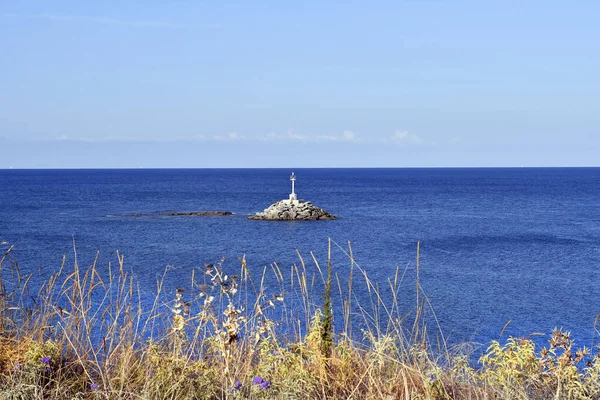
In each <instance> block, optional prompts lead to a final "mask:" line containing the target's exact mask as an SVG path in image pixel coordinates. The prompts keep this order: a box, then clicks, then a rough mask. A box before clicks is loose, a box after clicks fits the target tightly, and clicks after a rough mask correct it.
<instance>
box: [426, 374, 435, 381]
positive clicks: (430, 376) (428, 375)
mask: <svg viewBox="0 0 600 400" xmlns="http://www.w3.org/2000/svg"><path fill="white" fill-rule="evenodd" d="M427 377H428V378H429V380H431V382H435V381H436V380H437V378H436V377H435V375H434V374H427Z"/></svg>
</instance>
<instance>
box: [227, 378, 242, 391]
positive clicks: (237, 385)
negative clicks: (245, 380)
mask: <svg viewBox="0 0 600 400" xmlns="http://www.w3.org/2000/svg"><path fill="white" fill-rule="evenodd" d="M241 388H242V382H240V381H235V385H233V387H230V388H229V390H230V391H231V392H237V391H238V390H240V389H241Z"/></svg>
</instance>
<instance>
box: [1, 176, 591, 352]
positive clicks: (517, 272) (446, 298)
mask: <svg viewBox="0 0 600 400" xmlns="http://www.w3.org/2000/svg"><path fill="white" fill-rule="evenodd" d="M291 172H292V170H291V169H123V170H118V169H106V170H100V169H89V170H50V169H45V170H0V242H3V241H4V242H7V243H9V244H11V245H14V248H13V250H12V251H11V253H10V256H9V258H10V259H11V260H13V261H17V262H18V265H19V268H20V270H21V272H22V273H23V274H26V273H31V274H32V284H34V283H37V284H39V283H40V282H42V281H43V280H44V279H47V277H48V276H50V274H51V273H53V272H55V271H57V270H58V269H59V268H60V266H61V263H62V260H63V256H65V257H66V263H67V264H68V265H69V264H70V265H72V263H73V262H74V260H75V257H77V262H78V264H79V265H80V266H84V267H85V266H89V265H91V264H92V263H94V260H95V259H96V257H97V265H98V268H99V269H100V270H102V271H106V270H107V269H108V266H109V264H110V265H112V266H113V267H114V266H115V265H117V264H118V259H117V255H116V254H117V253H116V252H117V251H118V252H119V254H120V255H123V256H124V260H125V268H126V269H127V271H130V272H131V273H132V274H133V275H134V276H135V277H136V279H138V280H139V282H140V283H141V285H140V286H141V288H142V290H143V291H144V293H145V294H144V296H146V295H147V296H148V298H151V297H152V294H153V293H154V292H156V290H157V289H156V284H157V280H158V279H160V277H162V276H163V274H164V273H165V270H167V269H168V273H167V275H166V278H165V279H166V283H165V287H164V290H165V291H166V292H167V294H168V295H170V293H174V291H175V290H176V288H177V287H180V286H185V285H186V284H187V282H189V279H190V278H189V277H190V274H191V272H192V271H193V270H195V271H196V273H197V274H203V268H204V266H205V264H209V263H220V262H222V263H223V264H222V265H223V268H224V270H225V271H231V272H230V273H231V274H233V273H237V272H239V270H240V258H242V257H245V259H246V262H247V265H248V269H249V270H250V272H251V274H255V276H256V279H257V280H260V277H261V275H262V273H263V271H267V274H266V275H267V278H266V281H265V283H264V284H265V285H266V286H267V290H270V289H272V291H273V292H276V290H278V287H277V285H276V283H275V281H274V279H273V278H269V276H271V275H272V274H271V271H272V266H273V265H275V264H276V265H277V266H278V268H279V269H280V270H281V271H282V273H283V275H284V279H286V280H287V279H288V277H289V275H290V273H291V271H293V268H294V265H296V266H299V265H301V262H302V261H303V262H304V263H305V268H306V269H307V271H309V273H314V274H317V277H318V276H319V275H318V274H319V272H318V271H319V268H318V267H317V265H316V263H319V267H320V269H321V270H324V269H326V265H327V257H328V246H329V244H331V260H332V271H333V273H334V275H335V277H336V280H335V284H334V292H339V291H341V292H342V296H343V291H344V290H345V289H344V288H346V285H347V280H348V276H349V271H350V269H351V268H353V270H354V271H355V272H354V274H355V275H354V284H353V287H354V288H353V297H354V299H355V302H356V303H361V302H362V303H364V304H365V307H366V306H367V305H368V304H369V303H370V300H369V299H370V298H371V297H369V296H373V293H372V292H369V290H368V289H367V285H366V284H365V279H364V276H363V275H362V273H359V272H357V271H359V269H358V268H360V270H362V271H365V273H366V274H367V275H368V277H369V279H370V280H371V281H372V282H373V285H377V286H379V288H380V290H381V293H382V296H384V297H385V296H388V298H384V299H383V300H384V301H387V300H390V298H391V289H389V285H390V282H393V281H394V280H396V284H397V285H399V286H400V289H399V291H398V295H397V302H398V303H399V304H400V307H405V308H406V310H400V313H403V312H406V314H407V315H409V313H410V311H411V310H412V309H414V307H415V303H414V299H415V295H414V292H415V289H416V286H415V283H416V278H417V271H416V257H417V243H418V242H419V243H420V255H419V256H420V263H419V284H420V288H421V291H422V296H423V297H421V299H422V302H423V304H424V307H427V308H428V309H430V310H431V312H430V313H429V315H430V316H432V317H431V320H432V321H434V324H435V325H434V327H432V328H430V329H431V330H434V329H435V330H439V331H440V332H443V334H444V337H445V338H446V340H447V341H448V343H455V344H459V343H463V342H470V343H483V344H485V343H488V342H489V341H490V340H493V339H498V338H500V336H501V335H502V336H503V337H504V338H506V337H507V336H509V335H516V336H528V335H531V334H535V333H536V332H539V333H542V334H545V336H543V335H542V336H541V338H542V339H539V337H540V336H539V335H536V337H538V339H536V340H547V339H548V335H549V334H550V333H551V331H552V329H553V328H562V329H564V330H567V331H570V332H571V333H572V335H573V338H574V340H575V342H576V343H580V344H585V345H587V346H590V345H594V344H596V343H597V342H598V341H599V339H600V338H599V333H598V329H600V327H598V326H596V324H595V322H596V317H597V316H598V315H599V314H600V168H465V169H462V168H427V169H417V168H415V169H412V168H406V169H405V168H402V169H296V170H294V172H295V174H296V176H297V180H296V193H297V194H298V197H299V198H300V199H304V200H308V201H311V202H312V203H314V204H315V205H317V206H319V207H321V208H323V209H325V210H327V211H328V212H330V213H333V214H335V215H336V216H338V217H339V220H334V221H298V222H267V221H253V220H248V218H247V217H248V216H249V215H251V214H254V213H255V212H258V211H262V210H263V209H265V208H266V207H268V206H269V205H271V204H272V203H274V202H276V201H278V200H281V199H284V198H287V197H288V196H289V193H290V191H291V184H290V180H289V177H290V174H291ZM215 210H220V211H231V212H232V213H233V215H231V216H219V217H183V216H178V217H175V216H163V215H162V213H164V212H169V211H215ZM135 214H138V215H137V216H136V215H135ZM349 245H350V246H351V248H352V255H353V260H354V261H351V259H350V257H349ZM7 247H8V245H3V246H0V250H2V251H4V250H5V249H6V248H7ZM301 258H302V261H301ZM353 263H354V265H352V264H353ZM5 269H6V266H5ZM398 276H399V277H400V278H398ZM289 279H291V278H289ZM319 279H320V278H319ZM319 279H317V280H316V282H317V283H316V284H315V285H317V286H318V285H319V282H320V281H319ZM338 282H339V284H338ZM316 290H317V292H318V290H319V289H318V287H317V289H316ZM338 297H339V296H338ZM318 300H319V298H318V297H317V298H316V301H318ZM335 305H336V304H334V306H335ZM337 305H339V304H337ZM355 317H356V318H359V317H358V313H357V315H356V316H355ZM336 324H337V325H338V326H339V325H340V322H339V318H338V321H336Z"/></svg>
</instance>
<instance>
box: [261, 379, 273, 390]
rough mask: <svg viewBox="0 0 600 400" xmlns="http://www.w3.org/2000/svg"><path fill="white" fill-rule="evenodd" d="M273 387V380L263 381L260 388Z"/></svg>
mask: <svg viewBox="0 0 600 400" xmlns="http://www.w3.org/2000/svg"><path fill="white" fill-rule="evenodd" d="M270 387H271V382H269V381H262V383H261V384H260V388H261V389H265V390H266V389H269V388H270Z"/></svg>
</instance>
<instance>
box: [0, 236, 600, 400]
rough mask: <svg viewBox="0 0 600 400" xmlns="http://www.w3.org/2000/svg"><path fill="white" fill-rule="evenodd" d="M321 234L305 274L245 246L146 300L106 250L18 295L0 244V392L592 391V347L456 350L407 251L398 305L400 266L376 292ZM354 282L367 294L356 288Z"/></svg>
mask: <svg viewBox="0 0 600 400" xmlns="http://www.w3.org/2000/svg"><path fill="white" fill-rule="evenodd" d="M334 245H335V244H334ZM331 246H332V244H331V242H330V246H329V257H328V262H327V266H325V265H323V266H321V265H319V263H318V262H317V260H316V258H315V257H314V256H313V257H312V259H311V263H310V265H311V268H312V269H314V271H315V272H316V273H315V274H314V275H313V274H311V273H309V272H308V270H309V268H308V267H307V265H306V264H305V261H304V260H303V259H302V257H300V255H299V262H298V265H294V266H292V268H291V269H290V272H289V273H286V274H285V275H284V273H283V272H282V270H281V269H280V268H279V266H278V265H277V264H273V265H272V266H269V267H267V268H264V269H263V270H262V271H260V273H258V274H257V276H256V277H255V280H253V279H252V275H251V274H250V271H249V268H248V266H247V264H246V261H245V258H241V259H240V264H241V266H240V268H239V269H238V268H236V270H237V272H236V273H237V275H231V274H228V273H227V271H226V267H225V266H224V265H223V264H222V263H221V264H217V265H212V264H210V265H206V266H203V267H202V269H201V270H198V269H197V270H195V271H192V273H191V276H190V281H189V282H188V284H186V287H185V288H180V289H177V290H176V291H174V292H173V293H163V292H164V290H163V288H164V286H163V284H164V277H163V279H159V280H158V282H157V287H156V292H157V294H156V297H155V300H154V302H153V303H152V304H150V305H149V303H148V302H147V301H145V300H143V299H144V296H145V295H144V291H143V290H142V289H141V288H140V286H139V284H138V283H136V279H135V278H134V277H133V276H131V274H130V273H129V272H127V271H126V269H125V266H124V258H123V257H122V256H121V255H119V254H117V256H118V263H117V265H116V266H115V267H114V268H113V266H110V265H109V267H108V269H107V270H106V269H105V270H102V272H101V269H100V268H99V267H98V266H97V265H96V263H94V264H93V265H91V266H90V267H87V268H85V269H82V268H80V266H79V265H77V262H75V265H73V266H71V267H67V266H66V265H65V262H64V260H63V266H62V267H61V268H60V270H59V271H57V272H56V273H55V274H53V275H52V276H50V277H49V279H48V280H47V281H46V282H45V283H44V284H43V285H42V286H41V288H40V289H39V290H38V291H36V293H32V292H31V291H32V288H30V279H31V276H23V275H21V273H20V271H19V268H18V265H17V264H16V263H15V262H14V261H12V260H11V257H10V252H11V249H12V247H10V248H8V249H7V250H6V252H5V253H4V256H3V257H2V258H1V259H0V398H2V399H49V398H57V399H103V398H106V399H221V398H230V399H238V398H252V399H273V398H282V399H294V398H298V399H324V398H333V399H337V398H340V399H342V398H343V399H388V398H389V399H588V398H589V399H595V398H600V358H599V357H598V355H597V354H592V353H591V351H590V350H589V349H586V348H582V349H576V348H575V347H574V345H573V342H572V340H571V338H570V336H569V334H568V333H566V332H561V331H559V330H555V331H554V332H553V333H552V334H551V335H550V340H549V343H548V346H547V347H545V348H541V349H538V348H536V345H535V343H534V341H533V340H531V339H530V338H512V337H511V338H507V339H506V340H505V341H503V342H502V343H501V342H499V341H492V342H491V344H489V347H487V351H485V354H484V356H483V357H481V359H480V360H479V362H478V363H473V362H470V360H471V355H470V352H469V351H468V349H469V347H468V346H463V347H460V348H448V346H447V345H446V344H445V341H444V338H443V335H442V334H441V333H440V332H439V331H438V330H436V329H432V330H431V332H436V333H434V334H431V333H428V329H427V328H428V326H427V324H426V322H425V321H426V320H427V321H431V320H432V318H425V317H424V316H425V314H426V311H428V310H429V308H427V310H426V307H425V305H426V304H427V303H428V302H427V298H426V297H425V296H424V294H423V293H422V290H421V287H420V284H419V278H418V277H419V268H420V266H419V257H418V250H417V262H416V265H415V267H416V276H417V279H416V282H413V283H411V285H410V287H411V288H413V289H411V290H412V294H413V297H414V298H415V300H416V302H415V305H414V310H413V311H412V313H411V314H410V315H407V314H406V312H405V310H403V309H402V307H400V305H399V301H398V299H399V298H400V297H399V296H400V288H401V286H402V281H403V275H402V271H400V270H399V269H397V270H396V274H395V276H394V277H392V278H390V280H389V287H387V288H385V291H384V290H383V289H381V288H380V287H379V286H378V285H376V284H375V283H374V282H372V281H371V280H370V279H369V277H368V274H367V273H366V272H365V271H364V270H362V269H361V268H360V267H359V266H358V265H357V264H356V263H355V262H354V259H353V256H352V250H351V248H350V247H348V251H347V256H348V260H349V262H348V266H346V267H345V268H344V269H343V273H340V275H338V274H337V273H335V272H334V270H333V268H332V265H331ZM5 247H8V246H7V245H6V246H5ZM337 270H338V268H337V267H336V271H337ZM268 275H270V276H271V277H272V281H275V282H277V287H276V288H269V289H267V287H266V285H265V283H264V282H265V280H266V278H267V276H268ZM342 276H343V279H342ZM359 282H360V283H359ZM358 284H360V285H366V291H367V292H368V293H369V295H368V296H367V297H366V298H361V299H357V298H356V296H354V292H353V287H354V285H358ZM384 292H385V293H386V295H385V299H384V298H383V297H384V296H383V294H382V293H384ZM165 296H168V297H171V298H170V299H169V300H168V301H166V300H164V299H165V298H166V297H165ZM429 312H431V311H429ZM334 315H335V316H336V320H335V324H334ZM432 316H434V315H433V314H432ZM433 319H434V318H433ZM357 326H360V327H361V330H360V332H353V329H357V328H356V327H357ZM357 330H358V329H357Z"/></svg>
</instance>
